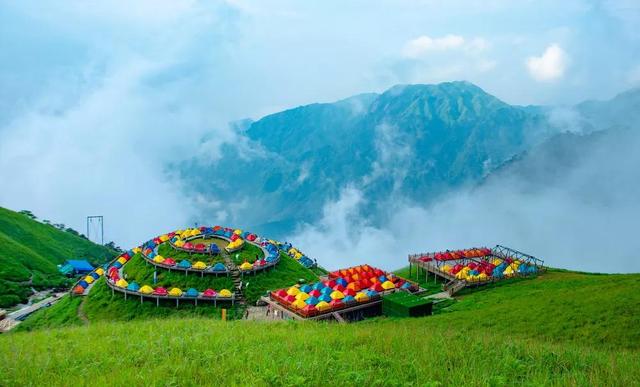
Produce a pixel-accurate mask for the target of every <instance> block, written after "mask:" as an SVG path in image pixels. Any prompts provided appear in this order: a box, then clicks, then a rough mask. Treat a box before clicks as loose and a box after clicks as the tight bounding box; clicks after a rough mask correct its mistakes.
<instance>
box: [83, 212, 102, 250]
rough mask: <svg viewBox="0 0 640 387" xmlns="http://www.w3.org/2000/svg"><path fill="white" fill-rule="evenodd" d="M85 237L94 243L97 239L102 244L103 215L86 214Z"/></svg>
mask: <svg viewBox="0 0 640 387" xmlns="http://www.w3.org/2000/svg"><path fill="white" fill-rule="evenodd" d="M92 235H93V236H94V238H92ZM87 238H88V239H89V240H90V241H92V242H96V243H97V240H98V239H99V240H100V244H101V245H104V217H103V216H102V215H92V216H87Z"/></svg>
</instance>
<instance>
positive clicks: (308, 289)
mask: <svg viewBox="0 0 640 387" xmlns="http://www.w3.org/2000/svg"><path fill="white" fill-rule="evenodd" d="M312 290H313V288H312V287H311V286H309V285H302V286H300V291H301V292H305V293H309V292H310V291H312Z"/></svg>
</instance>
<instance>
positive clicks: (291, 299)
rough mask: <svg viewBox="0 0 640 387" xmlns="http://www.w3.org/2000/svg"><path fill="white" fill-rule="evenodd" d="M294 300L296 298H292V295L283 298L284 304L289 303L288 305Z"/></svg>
mask: <svg viewBox="0 0 640 387" xmlns="http://www.w3.org/2000/svg"><path fill="white" fill-rule="evenodd" d="M295 300H296V296H292V295H287V296H286V297H285V298H284V302H287V303H289V304H290V303H292V302H294V301H295Z"/></svg>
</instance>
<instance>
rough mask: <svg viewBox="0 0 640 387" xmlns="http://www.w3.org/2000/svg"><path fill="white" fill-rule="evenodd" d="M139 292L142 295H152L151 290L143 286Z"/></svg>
mask: <svg viewBox="0 0 640 387" xmlns="http://www.w3.org/2000/svg"><path fill="white" fill-rule="evenodd" d="M139 292H140V293H142V294H151V293H153V288H152V287H151V286H149V285H144V286H143V287H141V288H140V290H139Z"/></svg>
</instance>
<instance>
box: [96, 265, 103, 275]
mask: <svg viewBox="0 0 640 387" xmlns="http://www.w3.org/2000/svg"><path fill="white" fill-rule="evenodd" d="M96 273H98V275H104V270H103V269H102V268H101V267H99V268H97V269H96Z"/></svg>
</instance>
